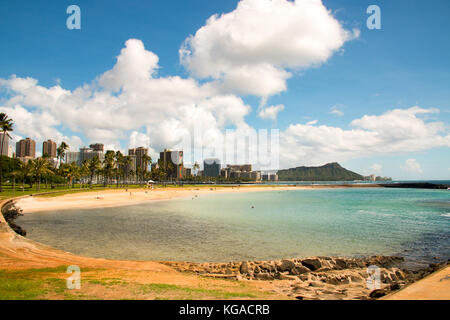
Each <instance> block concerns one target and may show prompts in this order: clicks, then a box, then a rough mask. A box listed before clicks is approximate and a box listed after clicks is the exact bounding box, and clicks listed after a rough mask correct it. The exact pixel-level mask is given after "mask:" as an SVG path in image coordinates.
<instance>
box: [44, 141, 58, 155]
mask: <svg viewBox="0 0 450 320" xmlns="http://www.w3.org/2000/svg"><path fill="white" fill-rule="evenodd" d="M44 154H48V155H49V157H50V158H56V142H54V141H52V140H50V139H48V140H47V141H44V142H43V143H42V155H44Z"/></svg>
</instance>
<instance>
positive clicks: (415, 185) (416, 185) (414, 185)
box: [380, 182, 450, 190]
mask: <svg viewBox="0 0 450 320" xmlns="http://www.w3.org/2000/svg"><path fill="white" fill-rule="evenodd" d="M380 185H381V186H382V187H385V188H405V189H444V190H448V188H450V185H448V184H436V183H430V182H401V183H400V182H399V183H385V184H380Z"/></svg>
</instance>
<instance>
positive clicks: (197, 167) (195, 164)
mask: <svg viewBox="0 0 450 320" xmlns="http://www.w3.org/2000/svg"><path fill="white" fill-rule="evenodd" d="M192 169H194V171H195V175H197V170H198V169H200V165H199V164H198V162H197V161H195V163H194V165H193V166H192Z"/></svg>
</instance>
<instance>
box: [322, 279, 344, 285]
mask: <svg viewBox="0 0 450 320" xmlns="http://www.w3.org/2000/svg"><path fill="white" fill-rule="evenodd" d="M325 281H326V283H328V284H332V285H335V286H336V285H339V284H341V283H340V282H339V280H338V279H337V278H328V279H327V280H325Z"/></svg>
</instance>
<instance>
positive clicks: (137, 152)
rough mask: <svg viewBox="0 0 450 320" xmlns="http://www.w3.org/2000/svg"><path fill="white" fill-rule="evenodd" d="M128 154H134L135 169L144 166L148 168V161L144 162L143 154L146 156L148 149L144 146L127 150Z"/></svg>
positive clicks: (140, 168)
mask: <svg viewBox="0 0 450 320" xmlns="http://www.w3.org/2000/svg"><path fill="white" fill-rule="evenodd" d="M128 155H129V156H136V169H139V170H142V169H143V168H144V166H147V168H146V169H148V166H149V163H147V164H145V163H144V162H145V161H144V158H143V157H144V155H145V156H148V149H147V148H144V147H139V148H134V149H129V150H128Z"/></svg>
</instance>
